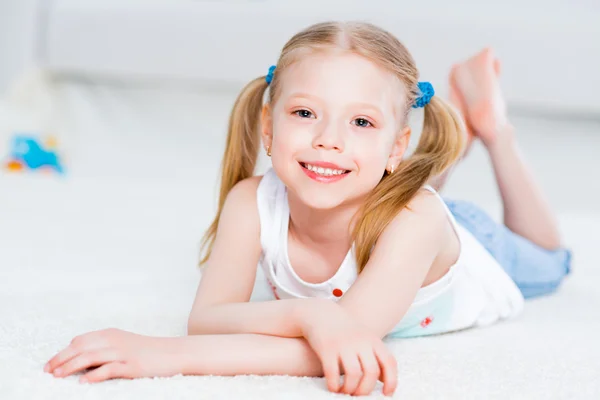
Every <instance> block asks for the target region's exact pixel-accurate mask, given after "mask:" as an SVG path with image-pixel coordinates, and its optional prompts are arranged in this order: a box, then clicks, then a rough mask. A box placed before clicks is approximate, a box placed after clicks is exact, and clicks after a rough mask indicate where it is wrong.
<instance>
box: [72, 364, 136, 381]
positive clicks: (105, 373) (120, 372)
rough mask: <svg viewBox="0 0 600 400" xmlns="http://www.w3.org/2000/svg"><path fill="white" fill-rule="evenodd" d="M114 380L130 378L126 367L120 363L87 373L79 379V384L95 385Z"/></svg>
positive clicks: (105, 365) (103, 366) (106, 365)
mask: <svg viewBox="0 0 600 400" xmlns="http://www.w3.org/2000/svg"><path fill="white" fill-rule="evenodd" d="M115 378H131V376H130V374H129V371H128V367H127V365H126V364H124V363H121V362H111V363H108V364H104V365H102V366H101V367H98V368H96V369H95V370H93V371H90V372H88V373H87V374H85V375H83V376H82V377H81V378H79V382H80V383H96V382H102V381H106V380H108V379H115Z"/></svg>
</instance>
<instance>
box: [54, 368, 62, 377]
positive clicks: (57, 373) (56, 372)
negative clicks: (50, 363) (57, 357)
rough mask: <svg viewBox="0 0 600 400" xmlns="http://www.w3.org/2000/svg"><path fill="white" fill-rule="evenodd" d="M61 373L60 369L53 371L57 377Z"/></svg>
mask: <svg viewBox="0 0 600 400" xmlns="http://www.w3.org/2000/svg"><path fill="white" fill-rule="evenodd" d="M61 373H62V369H60V368H56V369H55V370H54V376H59V375H60V374H61Z"/></svg>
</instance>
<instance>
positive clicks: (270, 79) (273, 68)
mask: <svg viewBox="0 0 600 400" xmlns="http://www.w3.org/2000/svg"><path fill="white" fill-rule="evenodd" d="M275 68H277V67H276V66H275V65H271V66H270V67H269V73H268V74H267V76H265V81H267V85H270V84H271V81H272V80H273V73H274V72H275Z"/></svg>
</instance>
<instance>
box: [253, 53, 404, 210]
mask: <svg viewBox="0 0 600 400" xmlns="http://www.w3.org/2000/svg"><path fill="white" fill-rule="evenodd" d="M275 73H277V71H275ZM278 79H279V80H280V84H281V86H280V89H281V92H280V93H279V96H278V98H277V100H276V102H275V103H274V104H272V105H267V106H265V109H264V110H263V119H262V126H263V140H264V142H265V145H266V146H270V148H271V153H272V156H271V159H272V163H273V168H274V169H275V171H276V172H277V175H278V176H279V178H280V179H281V180H282V181H283V182H284V183H285V185H286V186H287V188H288V191H290V193H291V194H292V195H294V196H296V197H297V198H298V199H299V200H300V201H301V202H302V203H304V204H305V205H307V206H309V207H311V208H315V209H330V208H334V207H336V206H339V205H342V204H348V203H351V202H352V201H356V200H359V199H361V198H362V197H364V196H365V195H366V194H367V193H368V192H369V191H371V190H372V189H373V188H374V187H375V186H376V185H377V184H378V183H379V181H380V180H381V177H382V175H383V174H384V172H385V169H386V168H388V169H389V168H390V167H391V166H393V167H394V168H395V167H397V165H398V163H399V162H400V160H401V158H402V155H403V153H404V151H405V150H406V147H407V145H408V139H409V137H410V129H409V128H408V127H406V128H404V129H402V128H403V126H404V121H403V120H402V119H403V110H404V107H405V104H404V102H405V98H406V96H405V91H404V90H405V89H404V88H403V86H402V84H401V82H400V81H399V79H398V78H397V77H395V76H394V75H393V74H391V73H390V72H387V71H385V70H384V69H382V68H380V67H379V66H377V65H376V64H374V63H372V62H370V61H368V60H367V59H366V58H364V57H361V56H359V55H356V54H352V53H334V54H331V53H315V54H311V55H308V56H305V57H304V58H303V59H302V60H301V61H299V62H296V63H294V64H292V65H290V66H289V67H288V68H287V69H286V70H285V71H282V75H281V76H279V77H278Z"/></svg>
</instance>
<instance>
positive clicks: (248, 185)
mask: <svg viewBox="0 0 600 400" xmlns="http://www.w3.org/2000/svg"><path fill="white" fill-rule="evenodd" d="M262 178H263V177H262V175H261V176H251V177H250V178H246V179H243V180H241V181H239V182H238V183H236V184H235V186H234V187H233V188H231V190H230V191H229V193H228V194H227V201H228V202H233V203H240V204H246V203H248V202H254V204H256V192H257V190H258V186H259V185H260V182H261V181H262Z"/></svg>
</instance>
